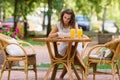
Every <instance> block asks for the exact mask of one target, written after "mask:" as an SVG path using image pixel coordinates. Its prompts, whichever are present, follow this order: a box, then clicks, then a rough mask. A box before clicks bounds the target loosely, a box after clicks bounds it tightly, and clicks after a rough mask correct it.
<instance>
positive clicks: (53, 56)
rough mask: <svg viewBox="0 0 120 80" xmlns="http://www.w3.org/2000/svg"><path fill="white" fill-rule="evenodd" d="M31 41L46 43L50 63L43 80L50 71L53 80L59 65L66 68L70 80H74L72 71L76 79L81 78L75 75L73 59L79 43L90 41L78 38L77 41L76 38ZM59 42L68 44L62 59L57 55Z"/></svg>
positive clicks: (45, 79) (79, 79) (35, 39)
mask: <svg viewBox="0 0 120 80" xmlns="http://www.w3.org/2000/svg"><path fill="white" fill-rule="evenodd" d="M32 40H33V41H35V42H46V45H47V48H48V52H49V56H50V60H51V63H50V67H49V69H48V70H47V72H46V74H45V76H44V78H43V80H47V78H48V76H49V74H50V72H51V71H52V75H51V80H54V79H55V77H56V73H57V69H58V66H59V64H63V65H64V66H65V67H66V69H67V72H68V76H69V78H70V80H74V78H73V75H72V69H73V71H74V73H75V75H76V77H77V79H78V80H81V78H80V77H79V75H78V73H77V70H76V68H75V67H74V57H75V55H76V49H77V45H78V43H79V42H90V41H91V39H87V38H80V39H77V38H62V39H61V38H33V39H32ZM59 42H67V43H68V47H67V50H66V54H65V56H63V57H61V56H60V55H59V54H58V46H59ZM73 43H74V44H73ZM71 53H72V55H71ZM81 68H82V67H81Z"/></svg>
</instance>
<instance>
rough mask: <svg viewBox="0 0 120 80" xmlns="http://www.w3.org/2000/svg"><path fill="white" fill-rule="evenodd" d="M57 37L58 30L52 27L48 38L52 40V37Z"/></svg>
mask: <svg viewBox="0 0 120 80" xmlns="http://www.w3.org/2000/svg"><path fill="white" fill-rule="evenodd" d="M57 36H58V28H57V26H55V27H53V28H52V30H51V32H50V33H49V36H48V37H49V38H52V37H57Z"/></svg>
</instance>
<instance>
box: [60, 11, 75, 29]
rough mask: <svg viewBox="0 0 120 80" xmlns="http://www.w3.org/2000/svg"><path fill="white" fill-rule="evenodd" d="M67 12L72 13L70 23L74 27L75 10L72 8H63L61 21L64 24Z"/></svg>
mask: <svg viewBox="0 0 120 80" xmlns="http://www.w3.org/2000/svg"><path fill="white" fill-rule="evenodd" d="M65 13H66V14H70V15H71V20H70V22H69V25H70V26H71V27H74V26H75V14H74V12H73V10H72V9H66V10H63V11H62V12H61V15H60V21H61V23H62V24H63V25H64V22H63V16H64V14H65Z"/></svg>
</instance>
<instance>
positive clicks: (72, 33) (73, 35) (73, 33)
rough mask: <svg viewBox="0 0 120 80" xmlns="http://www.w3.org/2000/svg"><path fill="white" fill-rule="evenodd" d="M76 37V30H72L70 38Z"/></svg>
mask: <svg viewBox="0 0 120 80" xmlns="http://www.w3.org/2000/svg"><path fill="white" fill-rule="evenodd" d="M74 37H75V29H70V38H74Z"/></svg>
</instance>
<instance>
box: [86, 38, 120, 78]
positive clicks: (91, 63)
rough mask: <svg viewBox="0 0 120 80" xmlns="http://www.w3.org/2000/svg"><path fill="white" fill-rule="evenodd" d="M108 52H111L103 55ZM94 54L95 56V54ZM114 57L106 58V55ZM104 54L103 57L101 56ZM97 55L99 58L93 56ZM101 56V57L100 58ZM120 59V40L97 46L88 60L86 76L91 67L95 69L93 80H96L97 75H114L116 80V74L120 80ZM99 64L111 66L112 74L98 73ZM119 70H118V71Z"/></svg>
mask: <svg viewBox="0 0 120 80" xmlns="http://www.w3.org/2000/svg"><path fill="white" fill-rule="evenodd" d="M101 50H102V51H103V52H105V51H106V50H109V52H106V53H103V52H101ZM93 53H94V54H93ZM108 53H109V55H112V56H111V57H110V56H109V57H105V55H106V54H108ZM101 54H102V56H100V55H101ZM93 55H97V56H93ZM98 55H99V56H98ZM119 57H120V39H116V40H113V41H110V42H107V43H106V44H102V45H96V46H94V47H92V48H91V49H90V51H89V52H88V55H87V59H86V75H87V76H88V74H89V69H90V67H93V79H94V80H95V75H96V74H112V76H113V79H112V80H115V74H116V73H117V74H118V77H119V80H120V72H119V68H118V58H119ZM98 64H102V65H104V64H109V65H110V66H111V72H105V71H98V70H97V65H98ZM116 69H117V70H116Z"/></svg>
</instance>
